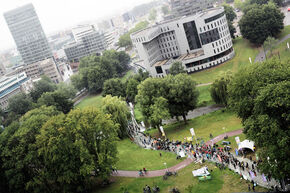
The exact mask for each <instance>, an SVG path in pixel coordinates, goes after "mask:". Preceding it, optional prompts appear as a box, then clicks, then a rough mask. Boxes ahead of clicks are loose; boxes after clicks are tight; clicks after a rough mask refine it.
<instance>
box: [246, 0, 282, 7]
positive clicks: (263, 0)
mask: <svg viewBox="0 0 290 193" xmlns="http://www.w3.org/2000/svg"><path fill="white" fill-rule="evenodd" d="M270 1H273V2H274V3H275V4H276V5H278V6H282V4H283V0H249V2H250V3H251V4H258V5H264V4H268V3H269V2H270Z"/></svg>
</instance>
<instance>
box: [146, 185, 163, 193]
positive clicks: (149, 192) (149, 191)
mask: <svg viewBox="0 0 290 193" xmlns="http://www.w3.org/2000/svg"><path fill="white" fill-rule="evenodd" d="M157 192H160V188H159V187H158V186H154V187H153V188H152V189H151V187H150V186H148V185H146V186H145V187H144V188H143V193H157Z"/></svg>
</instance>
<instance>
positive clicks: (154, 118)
mask: <svg viewBox="0 0 290 193" xmlns="http://www.w3.org/2000/svg"><path fill="white" fill-rule="evenodd" d="M150 111H151V112H150V114H151V116H150V117H149V123H150V125H151V126H152V127H155V128H158V129H159V127H160V126H161V125H162V119H168V118H169V117H170V114H169V111H168V103H167V100H166V99H165V98H163V97H158V98H155V99H154V104H153V105H151V106H150Z"/></svg>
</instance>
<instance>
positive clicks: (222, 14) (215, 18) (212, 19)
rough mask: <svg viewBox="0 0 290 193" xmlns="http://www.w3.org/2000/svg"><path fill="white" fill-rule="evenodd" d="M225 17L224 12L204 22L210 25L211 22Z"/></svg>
mask: <svg viewBox="0 0 290 193" xmlns="http://www.w3.org/2000/svg"><path fill="white" fill-rule="evenodd" d="M224 15H225V12H222V13H220V14H217V15H215V16H212V17H209V18H207V19H205V20H204V23H209V22H211V21H214V20H217V19H218V18H221V17H222V16H224Z"/></svg>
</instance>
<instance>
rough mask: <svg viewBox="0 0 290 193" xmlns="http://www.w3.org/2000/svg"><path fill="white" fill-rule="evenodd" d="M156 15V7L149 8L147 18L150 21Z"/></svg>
mask: <svg viewBox="0 0 290 193" xmlns="http://www.w3.org/2000/svg"><path fill="white" fill-rule="evenodd" d="M156 16H157V11H156V9H154V8H153V9H151V10H150V13H149V17H148V19H149V20H150V21H154V20H155V19H156Z"/></svg>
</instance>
